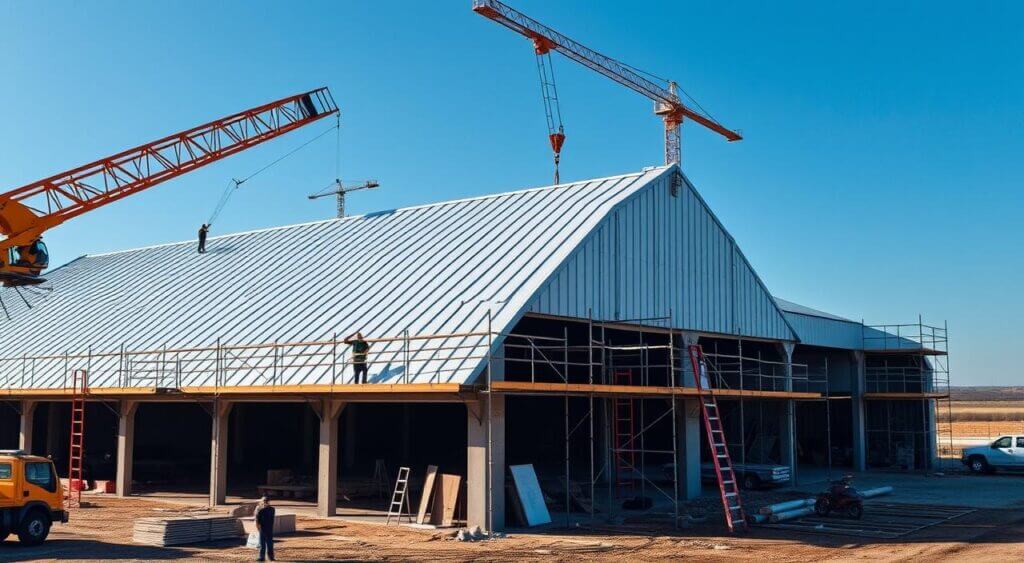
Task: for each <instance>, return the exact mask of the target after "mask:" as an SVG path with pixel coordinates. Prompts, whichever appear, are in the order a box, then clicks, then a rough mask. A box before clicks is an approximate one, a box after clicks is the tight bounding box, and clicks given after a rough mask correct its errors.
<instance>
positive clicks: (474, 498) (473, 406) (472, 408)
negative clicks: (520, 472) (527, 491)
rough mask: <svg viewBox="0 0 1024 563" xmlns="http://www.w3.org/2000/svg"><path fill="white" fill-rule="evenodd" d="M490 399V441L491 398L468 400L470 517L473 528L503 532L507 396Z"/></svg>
mask: <svg viewBox="0 0 1024 563" xmlns="http://www.w3.org/2000/svg"><path fill="white" fill-rule="evenodd" d="M490 398H491V408H490V412H491V420H490V440H488V432H487V429H488V424H487V397H486V396H485V397H483V399H482V400H481V401H473V402H469V403H466V426H467V429H468V432H467V436H466V449H467V451H466V493H467V494H466V520H467V524H468V525H469V527H470V528H472V527H474V526H480V528H482V529H484V530H487V531H489V532H500V531H503V530H504V529H505V397H504V395H490ZM488 452H489V453H490V459H488ZM488 516H490V518H488Z"/></svg>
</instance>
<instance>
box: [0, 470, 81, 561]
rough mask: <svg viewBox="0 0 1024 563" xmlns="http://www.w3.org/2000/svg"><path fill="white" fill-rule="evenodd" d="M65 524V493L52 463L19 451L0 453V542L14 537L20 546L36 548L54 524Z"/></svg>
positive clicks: (66, 514)
mask: <svg viewBox="0 0 1024 563" xmlns="http://www.w3.org/2000/svg"><path fill="white" fill-rule="evenodd" d="M67 521H68V513H67V511H66V510H64V490H63V489H62V487H61V484H60V479H58V478H57V470H56V468H54V466H53V461H51V460H49V459H47V458H45V457H39V456H34V455H28V454H26V453H24V452H22V451H20V450H0V541H3V540H5V539H7V536H9V535H10V534H12V533H14V534H17V536H18V540H19V541H20V542H21V543H22V544H23V545H38V544H40V543H43V541H44V540H46V536H47V535H49V533H50V526H52V525H53V523H54V522H61V523H66V522H67Z"/></svg>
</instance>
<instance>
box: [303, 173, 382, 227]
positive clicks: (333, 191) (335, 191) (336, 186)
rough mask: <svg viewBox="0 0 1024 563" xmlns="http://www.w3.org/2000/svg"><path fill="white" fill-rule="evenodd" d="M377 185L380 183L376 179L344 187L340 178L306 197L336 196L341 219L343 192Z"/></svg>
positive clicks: (342, 213) (343, 213)
mask: <svg viewBox="0 0 1024 563" xmlns="http://www.w3.org/2000/svg"><path fill="white" fill-rule="evenodd" d="M379 186H380V184H379V183H378V182H377V181H376V180H365V181H362V182H359V183H358V184H357V185H355V186H351V187H345V185H344V184H343V183H342V182H341V180H334V182H333V183H332V184H331V185H329V186H327V187H326V188H324V190H323V191H320V192H317V193H315V194H310V195H309V196H308V197H309V199H320V198H322V197H327V196H329V195H334V196H337V197H338V219H341V218H343V217H344V216H345V194H347V193H349V192H354V191H358V190H372V189H373V188H376V187H379Z"/></svg>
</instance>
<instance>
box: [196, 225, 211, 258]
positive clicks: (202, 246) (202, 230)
mask: <svg viewBox="0 0 1024 563" xmlns="http://www.w3.org/2000/svg"><path fill="white" fill-rule="evenodd" d="M209 230H210V226H209V225H207V224H206V223H203V226H202V227H199V254H203V253H204V252H206V233H207V232H209Z"/></svg>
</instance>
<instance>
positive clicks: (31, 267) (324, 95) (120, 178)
mask: <svg viewBox="0 0 1024 563" xmlns="http://www.w3.org/2000/svg"><path fill="white" fill-rule="evenodd" d="M337 112H338V106H337V104H335V103H334V98H333V97H332V96H331V93H330V91H329V90H328V89H327V88H318V89H316V90H311V91H309V92H304V93H302V94H296V95H294V96H289V97H287V98H282V99H280V100H277V101H274V102H270V103H268V104H264V105H261V106H257V107H254V108H252V109H248V110H245V111H242V112H239V113H236V114H233V115H230V116H227V117H224V118H221V119H218V120H216V121H211V122H209V123H206V124H204V125H200V126H198V127H193V128H192V129H189V130H187V131H182V132H180V133H175V134H174V135H169V136H167V137H164V138H162V139H159V140H156V141H153V142H151V143H146V144H145V145H141V146H138V147H135V148H132V149H128V150H126V151H123V152H120V153H117V154H115V155H113V156H109V157H106V158H102V159H99V160H97V161H95V162H91V163H89V164H86V165H83V166H79V167H77V168H74V169H72V170H68V171H66V172H61V173H59V174H55V175H53V176H50V177H48V178H44V179H42V180H39V181H36V182H32V183H30V184H26V185H24V186H22V187H20V188H17V189H14V190H10V191H7V192H4V193H0V235H3V237H4V238H3V239H2V240H0V283H3V284H4V285H8V286H17V285H29V284H36V283H40V282H41V281H43V280H42V278H40V277H39V274H40V273H41V271H42V270H43V268H45V267H46V266H47V263H48V260H47V255H46V249H45V245H42V242H41V241H40V237H41V236H42V234H43V233H44V232H45V231H46V230H48V229H51V228H53V227H55V226H57V225H59V224H61V223H63V222H65V221H67V220H69V219H71V218H73V217H77V216H79V215H82V214H83V213H88V212H89V211H92V210H93V209H96V208H99V207H102V206H104V205H107V204H109V203H113V202H114V201H117V200H119V199H122V198H125V197H128V196H130V195H133V194H136V193H138V192H141V191H143V190H146V189H148V188H151V187H153V186H155V185H157V184H159V183H161V182H165V181H167V180H170V179H171V178H175V177H177V176H181V175H182V174H186V173H188V172H191V171H192V170H195V169H197V168H200V167H202V166H206V165H207V164H210V163H212V162H216V161H218V160H220V159H222V158H225V157H228V156H231V155H233V154H235V153H238V152H241V151H244V150H246V149H248V148H250V147H253V146H255V145H258V144H260V143H263V142H265V141H269V140H270V139H273V138H275V137H278V136H280V135H283V134H285V133H288V132H289V131H293V130H295V129H298V128H300V127H304V126H306V125H309V124H310V123H314V122H316V121H319V120H321V119H323V118H325V117H328V116H330V115H334V114H336V113H337Z"/></svg>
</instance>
